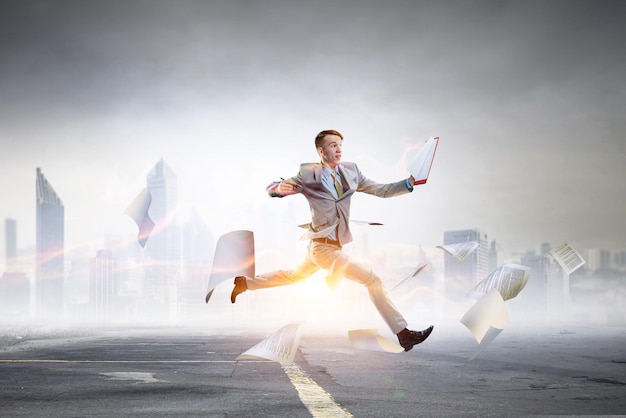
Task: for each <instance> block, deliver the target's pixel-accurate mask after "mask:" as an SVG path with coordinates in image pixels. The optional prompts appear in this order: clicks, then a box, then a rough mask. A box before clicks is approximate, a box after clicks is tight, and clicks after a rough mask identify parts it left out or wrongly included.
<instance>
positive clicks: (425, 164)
mask: <svg viewBox="0 0 626 418" xmlns="http://www.w3.org/2000/svg"><path fill="white" fill-rule="evenodd" d="M438 143H439V137H432V138H428V139H427V140H426V142H425V143H424V145H423V146H422V147H421V148H420V150H419V151H418V152H417V154H415V156H414V157H413V158H412V159H411V161H410V162H409V164H408V167H407V169H408V171H409V173H411V175H412V176H413V178H414V179H415V183H414V184H415V185H418V184H424V183H426V181H428V175H429V174H430V169H431V167H432V165H433V160H434V158H435V151H437V144H438Z"/></svg>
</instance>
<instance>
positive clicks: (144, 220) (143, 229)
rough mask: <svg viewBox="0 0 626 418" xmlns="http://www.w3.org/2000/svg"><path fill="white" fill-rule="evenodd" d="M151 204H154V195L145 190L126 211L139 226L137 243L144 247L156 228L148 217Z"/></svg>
mask: <svg viewBox="0 0 626 418" xmlns="http://www.w3.org/2000/svg"><path fill="white" fill-rule="evenodd" d="M150 203H152V195H150V192H149V191H148V189H143V190H142V191H141V192H139V194H138V195H137V197H135V199H134V200H133V201H132V202H131V204H130V205H129V206H128V207H127V208H126V210H125V211H124V213H125V214H126V215H128V216H130V217H131V218H132V219H133V221H135V223H136V224H137V227H138V228H139V233H138V234H137V241H139V245H141V246H142V247H145V246H146V242H147V241H148V238H149V237H150V233H151V232H152V229H153V228H154V222H153V221H152V219H150V216H149V215H148V209H149V208H150Z"/></svg>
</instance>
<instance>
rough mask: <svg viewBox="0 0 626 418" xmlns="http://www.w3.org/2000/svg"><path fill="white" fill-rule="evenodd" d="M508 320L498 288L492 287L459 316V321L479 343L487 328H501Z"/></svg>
mask: <svg viewBox="0 0 626 418" xmlns="http://www.w3.org/2000/svg"><path fill="white" fill-rule="evenodd" d="M508 322H509V314H508V312H507V310H506V306H505V305H504V300H503V299H502V295H500V292H499V291H498V289H492V290H491V291H490V292H489V293H487V294H486V295H485V296H483V297H482V298H481V299H479V300H478V301H477V302H476V303H475V304H474V305H472V307H471V308H469V310H468V311H467V312H466V313H465V315H463V318H461V323H462V324H463V325H465V326H466V327H467V329H469V330H470V332H471V333H472V335H473V336H474V338H475V339H476V342H478V343H479V344H480V342H481V341H482V340H483V338H484V337H485V335H486V334H487V332H488V331H489V328H490V327H492V328H496V329H499V330H503V329H504V327H506V325H507V324H508Z"/></svg>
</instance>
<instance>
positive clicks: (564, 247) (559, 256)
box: [550, 242, 585, 274]
mask: <svg viewBox="0 0 626 418" xmlns="http://www.w3.org/2000/svg"><path fill="white" fill-rule="evenodd" d="M550 254H551V255H552V257H554V259H555V260H556V261H557V262H558V263H559V264H560V265H561V267H563V270H565V272H566V273H567V274H572V273H573V272H574V271H576V270H578V269H579V268H580V267H582V266H583V265H584V264H585V260H583V258H582V257H581V256H580V254H578V252H577V251H576V250H575V249H574V248H572V246H571V245H569V244H568V243H566V242H564V243H562V244H561V245H558V246H556V247H554V248H552V249H551V250H550Z"/></svg>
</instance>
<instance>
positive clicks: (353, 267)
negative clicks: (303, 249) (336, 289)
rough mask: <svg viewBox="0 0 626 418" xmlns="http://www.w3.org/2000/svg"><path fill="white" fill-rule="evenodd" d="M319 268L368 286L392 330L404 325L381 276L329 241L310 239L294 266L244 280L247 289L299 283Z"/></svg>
mask: <svg viewBox="0 0 626 418" xmlns="http://www.w3.org/2000/svg"><path fill="white" fill-rule="evenodd" d="M319 269H325V270H329V272H330V277H331V278H332V277H335V278H336V277H340V276H343V277H345V278H346V279H349V280H353V281H355V282H357V283H360V284H362V285H364V286H365V287H367V291H368V292H369V295H370V299H371V300H372V302H373V303H374V306H375V307H376V309H377V310H378V313H379V314H380V316H381V317H382V318H383V320H384V321H385V322H386V323H387V326H389V328H390V329H391V331H392V332H393V333H394V334H397V333H398V332H400V331H402V330H403V329H404V328H406V326H407V322H406V320H405V319H404V317H403V316H402V315H401V314H400V312H398V309H397V308H396V307H395V306H394V304H393V302H391V300H390V299H389V296H388V295H387V291H386V290H385V287H384V286H383V282H382V280H381V279H380V277H378V276H377V275H376V274H375V273H374V272H373V271H372V270H371V269H370V268H367V267H365V266H363V265H362V264H360V263H358V262H356V261H354V260H352V259H351V258H350V256H348V255H347V254H345V253H344V252H342V251H341V248H340V247H337V246H335V245H332V244H325V243H321V242H316V241H311V242H310V244H309V246H308V254H307V257H306V259H305V260H304V261H303V262H302V263H301V264H300V265H299V266H298V267H296V268H295V269H294V270H276V271H272V272H269V273H264V274H261V275H258V276H256V277H246V282H247V285H248V289H249V290H257V289H264V288H268V287H276V286H285V285H290V284H294V283H298V282H300V281H302V280H304V279H306V278H308V277H309V276H311V275H312V274H313V273H315V272H317V271H318V270H319Z"/></svg>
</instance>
